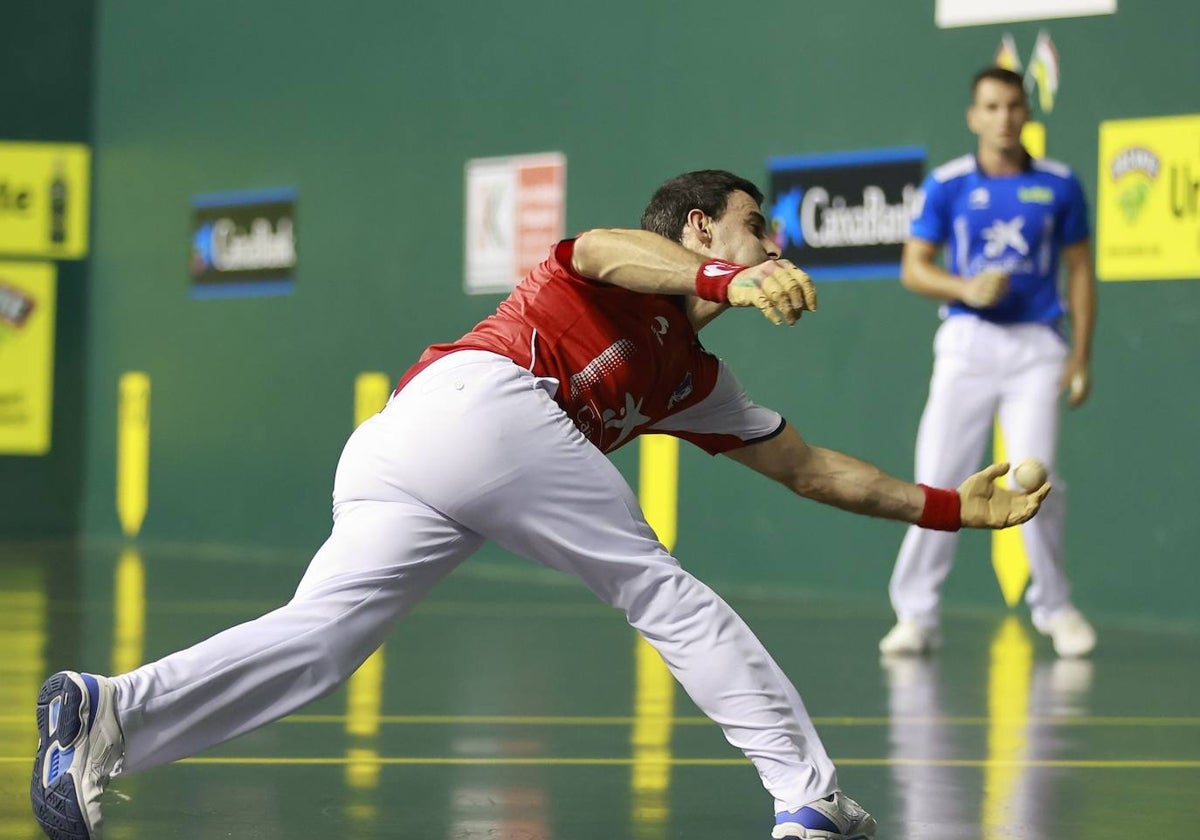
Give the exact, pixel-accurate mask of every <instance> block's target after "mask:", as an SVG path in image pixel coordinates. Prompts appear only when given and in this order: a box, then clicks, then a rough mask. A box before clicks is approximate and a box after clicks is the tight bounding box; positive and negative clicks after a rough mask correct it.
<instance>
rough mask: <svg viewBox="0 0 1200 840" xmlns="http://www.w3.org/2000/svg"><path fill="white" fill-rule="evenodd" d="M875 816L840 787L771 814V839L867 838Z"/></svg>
mask: <svg viewBox="0 0 1200 840" xmlns="http://www.w3.org/2000/svg"><path fill="white" fill-rule="evenodd" d="M874 836H875V818H874V817H872V816H871V815H870V814H868V813H867V812H866V810H865V809H864V808H863V807H862V806H861V805H859V804H858V803H857V802H855V801H854V800H853V799H851V798H850V797H849V796H846V795H845V794H844V793H842V792H841V791H840V790H838V791H834V792H833V793H831V794H829V796H826V797H825V798H824V799H818V800H817V801H815V802H810V803H808V804H807V805H805V806H804V807H803V808H797V809H796V810H795V811H780V812H779V813H778V814H776V815H775V829H774V830H773V831H772V832H771V837H772V838H773V840H791V838H795V840H870V838H872V837H874Z"/></svg>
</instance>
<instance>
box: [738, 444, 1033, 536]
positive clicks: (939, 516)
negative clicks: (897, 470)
mask: <svg viewBox="0 0 1200 840" xmlns="http://www.w3.org/2000/svg"><path fill="white" fill-rule="evenodd" d="M725 454H727V455H728V456H729V457H730V458H732V459H733V460H735V461H738V462H739V463H742V464H744V465H746V466H747V467H750V468H751V469H752V470H755V471H757V472H760V473H762V474H763V475H765V476H767V477H768V478H772V479H774V480H775V481H778V482H779V483H780V484H783V485H784V486H785V487H787V488H789V489H790V490H792V491H793V492H794V493H796V494H798V495H800V496H804V497H805V498H807V499H813V500H814V501H818V502H822V503H823V504H827V505H833V506H834V507H839V508H842V509H843V510H848V511H851V512H852V513H861V514H864V515H866V516H875V517H879V518H882V519H895V520H899V521H901V522H911V523H915V524H919V525H922V526H924V527H927V528H938V529H940V530H957V529H958V528H959V527H967V528H1007V527H1009V526H1012V525H1019V524H1021V523H1022V522H1025V521H1026V520H1028V519H1031V518H1032V517H1033V515H1034V514H1035V513H1037V511H1038V508H1039V507H1040V506H1041V504H1042V500H1043V499H1045V498H1046V494H1047V493H1049V492H1050V485H1049V484H1043V485H1042V486H1041V487H1039V488H1038V489H1037V490H1034V491H1032V492H1029V493H1024V492H1016V491H1013V490H1009V489H1007V488H1004V487H1000V486H998V485H997V484H996V483H995V480H996V479H997V478H999V477H1000V476H1002V475H1004V474H1005V473H1007V472H1008V464H993V465H991V466H990V467H988V468H986V469H984V470H981V471H980V472H977V473H975V475H973V476H971V477H970V478H968V479H967V480H966V481H964V482H963V483H962V484H961V485H960V486H959V488H958V489H957V490H948V489H936V488H926V487H923V486H922V485H919V484H911V483H909V482H907V481H902V480H900V479H898V478H896V477H895V476H891V475H888V474H887V473H885V472H884V471H883V470H881V469H879V468H878V467H876V466H874V465H872V464H868V463H867V462H866V461H861V460H859V459H858V458H854V457H853V456H850V455H846V454H845V453H843V452H838V451H836V450H833V449H824V448H822V447H819V446H810V445H809V444H808V443H806V442H805V441H804V439H803V438H801V437H800V433H799V432H797V431H796V429H795V427H794V426H792V425H791V424H790V423H789V424H788V425H787V426H786V427H785V428H784V430H783V432H782V433H780V434H779V435H776V436H775V437H774V438H772V439H770V440H767V441H763V442H762V443H754V444H750V445H749V446H746V447H743V448H742V449H735V450H732V451H730V452H727V453H725Z"/></svg>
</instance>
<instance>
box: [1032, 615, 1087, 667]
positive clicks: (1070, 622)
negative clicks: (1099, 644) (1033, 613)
mask: <svg viewBox="0 0 1200 840" xmlns="http://www.w3.org/2000/svg"><path fill="white" fill-rule="evenodd" d="M1034 626H1035V627H1037V629H1038V632H1040V633H1041V634H1042V635H1043V636H1049V637H1050V639H1051V641H1053V642H1054V652H1055V653H1057V654H1058V655H1059V656H1065V657H1075V656H1087V655H1088V654H1089V653H1091V652H1092V651H1093V650H1095V648H1096V631H1095V630H1094V629H1093V628H1092V625H1091V624H1090V623H1088V620H1087V619H1086V618H1084V617H1083V613H1081V612H1080V611H1079V610H1077V609H1075V608H1074V607H1067V608H1066V609H1065V610H1059V611H1058V612H1056V613H1055V614H1054V615H1052V616H1050V618H1048V619H1047V620H1046V621H1045V622H1043V623H1041V624H1038V622H1034Z"/></svg>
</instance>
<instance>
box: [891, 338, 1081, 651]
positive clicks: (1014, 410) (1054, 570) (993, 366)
mask: <svg viewBox="0 0 1200 840" xmlns="http://www.w3.org/2000/svg"><path fill="white" fill-rule="evenodd" d="M1066 355H1067V346H1066V342H1065V341H1064V340H1063V339H1062V337H1061V336H1059V335H1058V333H1057V332H1055V331H1054V329H1053V328H1051V327H1049V326H1046V325H1044V324H1010V325H999V324H993V323H990V322H988V321H983V320H981V319H979V318H975V317H972V316H969V315H954V316H951V317H949V318H947V319H946V320H945V321H944V322H943V323H942V325H941V327H940V328H939V329H938V332H937V336H936V338H935V339H934V365H933V378H932V380H931V381H930V385H929V400H928V402H926V403H925V411H924V413H923V414H922V415H921V424H920V427H919V428H918V431H917V451H916V480H917V481H918V482H920V483H922V484H928V485H931V486H934V487H957V486H958V485H959V484H960V483H962V481H963V479H965V478H966V477H967V476H969V475H970V474H971V473H973V472H975V471H976V470H977V469H979V465H980V463H981V461H982V459H983V457H984V453H985V449H986V447H987V445H988V443H989V441H990V439H991V432H992V420H993V418H994V417H996V416H999V418H1000V427H1001V429H1002V430H1003V432H1004V440H1005V445H1006V447H1007V450H1008V456H1009V458H1010V460H1011V461H1012V463H1016V462H1017V461H1019V460H1021V459H1022V458H1037V459H1038V460H1039V461H1041V462H1042V463H1044V464H1045V465H1046V469H1047V470H1048V471H1049V473H1050V479H1051V481H1053V483H1054V490H1053V491H1052V492H1051V493H1050V495H1049V496H1048V497H1047V498H1046V501H1045V503H1044V504H1043V505H1042V509H1041V510H1040V511H1039V512H1038V515H1037V516H1035V517H1034V518H1033V519H1031V520H1029V522H1027V523H1025V524H1024V525H1022V526H1020V527H1021V539H1022V542H1023V543H1024V545H1025V552H1026V554H1027V555H1028V556H1029V566H1030V586H1029V590H1028V591H1027V592H1026V595H1025V600H1026V602H1027V603H1028V604H1029V607H1030V610H1031V611H1032V617H1033V622H1034V624H1035V625H1037V626H1039V627H1041V626H1044V625H1045V622H1046V620H1047V619H1048V618H1050V616H1052V615H1053V614H1054V613H1056V612H1058V611H1059V610H1062V609H1064V608H1066V607H1069V606H1071V585H1070V583H1069V582H1068V581H1067V576H1066V574H1065V572H1064V570H1063V525H1064V517H1065V514H1066V490H1067V488H1066V485H1065V483H1064V482H1063V481H1062V479H1061V478H1060V477H1059V476H1058V475H1057V474H1056V472H1055V455H1056V451H1057V440H1058V395H1059V379H1060V377H1061V376H1062V371H1063V363H1064V362H1065V360H1066ZM957 545H958V535H957V534H956V533H950V532H946V531H932V530H927V529H924V528H918V527H916V526H913V527H910V528H909V529H908V531H907V533H906V534H905V536H904V542H903V543H902V544H901V546H900V554H899V556H898V557H897V559H896V568H895V570H894V571H893V573H892V580H891V586H890V593H891V598H892V607H893V608H894V609H895V611H896V616H897V618H899V619H900V620H902V621H916V622H918V623H920V624H923V625H926V626H936V625H937V624H938V621H939V606H940V600H941V589H942V584H943V582H944V581H945V580H946V575H947V574H948V573H949V572H950V567H951V566H952V565H953V564H954V550H955V548H956V546H957Z"/></svg>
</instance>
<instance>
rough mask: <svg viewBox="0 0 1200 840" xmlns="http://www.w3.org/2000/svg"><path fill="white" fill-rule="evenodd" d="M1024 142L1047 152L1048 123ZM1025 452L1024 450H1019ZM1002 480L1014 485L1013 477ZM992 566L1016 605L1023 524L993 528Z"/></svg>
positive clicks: (1031, 125) (1025, 566) (1000, 438)
mask: <svg viewBox="0 0 1200 840" xmlns="http://www.w3.org/2000/svg"><path fill="white" fill-rule="evenodd" d="M1021 142H1022V143H1023V144H1024V146H1025V150H1026V151H1028V152H1029V154H1031V155H1033V156H1034V157H1045V156H1046V126H1045V125H1043V124H1042V123H1039V122H1028V123H1025V128H1024V129H1023V130H1022V131H1021ZM993 425H994V428H995V435H994V437H993V443H992V452H993V455H992V460H993V461H995V462H999V461H1007V460H1009V454H1008V451H1007V447H1006V446H1005V443H1004V430H1003V429H1002V428H1000V418H999V417H996V420H995V423H994V424H993ZM1017 454H1018V455H1023V454H1024V453H1017ZM1002 481H1006V482H1008V486H1010V487H1011V486H1012V480H1011V477H1006V478H1005V479H1002ZM992 569H993V570H994V571H995V572H996V580H997V581H998V582H999V583H1000V592H1001V594H1002V595H1003V596H1004V603H1005V604H1007V605H1008V606H1010V607H1015V606H1016V605H1017V603H1018V602H1020V600H1021V593H1023V592H1024V591H1025V586H1026V585H1027V584H1028V583H1029V555H1028V554H1027V553H1026V552H1025V543H1024V542H1022V541H1021V531H1020V529H1019V528H1006V529H1005V530H1003V531H993V532H992Z"/></svg>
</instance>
